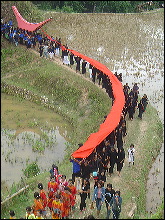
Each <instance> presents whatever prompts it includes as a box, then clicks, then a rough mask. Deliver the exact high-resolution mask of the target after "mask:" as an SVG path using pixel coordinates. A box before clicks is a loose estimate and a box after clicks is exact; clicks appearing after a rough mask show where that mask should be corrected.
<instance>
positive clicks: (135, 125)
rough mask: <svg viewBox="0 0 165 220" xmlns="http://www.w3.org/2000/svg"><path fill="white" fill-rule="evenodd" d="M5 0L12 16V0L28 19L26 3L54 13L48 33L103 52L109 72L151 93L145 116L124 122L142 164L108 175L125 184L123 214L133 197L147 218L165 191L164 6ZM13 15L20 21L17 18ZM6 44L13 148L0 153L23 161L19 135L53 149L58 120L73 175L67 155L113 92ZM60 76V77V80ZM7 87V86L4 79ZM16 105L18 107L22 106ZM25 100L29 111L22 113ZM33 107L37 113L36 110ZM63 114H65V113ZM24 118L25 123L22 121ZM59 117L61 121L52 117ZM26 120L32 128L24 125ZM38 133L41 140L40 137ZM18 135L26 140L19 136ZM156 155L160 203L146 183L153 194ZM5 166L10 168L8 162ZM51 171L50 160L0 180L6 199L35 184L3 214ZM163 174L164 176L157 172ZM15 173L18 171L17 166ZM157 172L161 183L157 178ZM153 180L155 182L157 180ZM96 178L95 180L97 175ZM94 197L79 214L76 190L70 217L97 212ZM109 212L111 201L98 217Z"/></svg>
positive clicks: (28, 200)
mask: <svg viewBox="0 0 165 220" xmlns="http://www.w3.org/2000/svg"><path fill="white" fill-rule="evenodd" d="M2 3H3V5H2V8H1V11H2V12H3V11H4V12H5V13H6V14H9V17H8V19H9V18H10V19H13V20H14V19H15V18H14V16H13V15H12V11H11V8H10V6H11V5H13V4H15V5H16V6H17V7H18V9H19V7H20V9H21V10H20V13H21V12H22V13H23V15H24V18H25V19H26V20H28V18H29V13H28V10H31V11H32V14H31V19H32V16H33V15H34V14H35V15H37V16H36V20H37V19H38V21H37V22H39V21H40V18H42V19H43V20H44V19H46V18H48V17H53V20H52V21H51V22H50V23H47V24H46V25H45V26H44V27H43V30H44V31H46V32H47V33H48V34H49V35H50V36H54V37H61V39H62V44H67V45H68V47H69V48H70V49H74V50H76V51H78V52H80V53H82V54H84V55H87V56H88V57H90V58H93V59H96V60H98V61H99V62H101V63H103V64H105V65H106V66H107V67H108V68H109V69H110V70H111V71H112V72H115V71H117V73H122V75H123V84H125V83H126V82H128V84H129V86H130V87H132V86H133V84H134V83H135V82H136V83H138V86H139V88H140V95H141V96H142V95H143V94H144V93H146V94H147V96H148V98H149V105H148V108H147V111H146V112H145V114H144V117H143V120H142V121H139V119H138V118H137V112H136V114H135V119H134V120H133V121H132V122H131V121H128V124H127V129H128V135H127V137H126V139H125V149H127V148H128V147H129V145H130V144H131V143H132V142H133V143H135V148H136V151H137V153H136V163H137V165H136V166H135V167H132V168H131V169H129V168H128V160H127V158H126V160H125V165H124V167H123V170H122V176H121V178H119V177H118V176H117V172H115V173H114V176H113V177H112V178H109V177H108V179H107V182H110V183H112V184H113V186H114V188H115V189H119V190H121V192H122V197H123V205H122V212H121V216H120V218H121V219H126V218H128V213H129V211H130V210H131V206H132V205H133V203H134V202H136V205H137V209H136V212H135V216H134V218H136V219H141V218H150V214H152V213H155V212H157V209H158V206H160V204H161V202H162V200H163V199H164V197H163V196H162V195H163V193H162V192H163V191H164V188H163V186H162V185H163V183H164V180H163V178H162V171H160V167H163V166H162V165H163V164H164V160H163V159H162V156H163V154H164V151H160V149H161V145H162V142H163V128H162V124H163V123H164V122H163V119H164V9H160V10H155V11H153V12H152V11H151V12H147V13H137V14H111V13H110V14H95V13H94V14H90V13H89V14H67V13H56V12H42V11H38V10H37V9H36V8H33V7H30V9H29V8H28V7H27V6H29V5H28V4H30V3H27V2H23V3H22V5H21V2H17V1H14V2H2ZM6 6H7V7H6ZM25 6H26V7H25ZM7 12H8V13H7ZM4 16H5V14H4ZM28 21H31V20H28ZM34 22H35V21H34ZM14 23H15V24H16V21H15V20H14ZM2 46H4V48H3V50H2V51H3V53H2V54H3V57H2V61H3V62H2V67H1V70H2V71H1V72H2V75H1V77H2V78H1V79H2V84H3V83H7V84H8V85H9V88H8V90H6V91H5V94H4V93H3V95H2V98H1V100H2V103H3V108H2V113H3V114H2V127H3V129H2V130H1V134H3V135H4V138H6V139H4V141H3V143H5V146H8V144H9V146H10V148H8V149H5V147H4V148H3V155H2V154H1V156H3V157H4V159H5V158H6V160H8V165H10V166H11V167H13V165H14V164H16V163H17V162H20V163H21V159H19V157H20V155H19V154H16V152H17V148H18V147H19V146H22V141H24V143H23V144H24V145H26V148H29V147H31V148H32V146H33V150H36V149H37V150H41V151H42V150H43V148H44V144H41V143H40V142H42V143H45V142H46V141H47V142H46V143H47V145H50V146H49V147H48V150H51V144H52V143H53V144H54V145H56V144H57V142H58V141H57V139H56V137H57V133H54V132H55V131H54V129H52V128H53V127H55V126H56V125H57V127H58V130H59V131H61V132H60V134H61V136H63V137H64V139H66V141H69V142H70V143H68V144H66V146H65V147H64V145H65V140H64V139H63V140H61V141H60V143H62V145H63V148H62V151H63V152H64V151H65V155H62V157H61V158H64V159H63V160H62V161H61V162H58V165H59V170H60V171H61V172H62V173H63V174H65V175H67V178H70V176H71V173H72V169H71V164H70V163H69V156H70V154H71V153H72V152H73V150H75V149H76V147H77V146H76V144H77V143H80V142H84V141H85V140H86V139H87V137H88V135H89V134H90V133H91V132H93V131H97V129H98V127H99V124H100V123H101V122H102V119H103V116H104V115H106V114H107V113H108V112H109V109H110V108H111V102H109V98H108V97H107V96H106V95H105V93H104V92H103V91H101V89H99V88H96V86H94V85H92V84H91V83H88V82H86V80H85V81H84V79H82V78H81V77H79V76H77V75H76V73H73V71H68V70H66V69H65V68H63V67H61V65H58V63H56V64H55V63H52V62H50V61H46V60H41V59H39V57H38V56H36V54H34V53H33V52H30V51H29V52H27V51H26V49H24V48H14V47H13V46H11V45H7V44H6V43H5V42H4V41H3V42H2ZM4 54H5V57H4ZM59 63H60V61H59ZM68 76H69V77H68ZM56 81H58V83H55V82H56ZM2 84H1V86H2ZM13 86H16V87H18V88H20V89H19V90H20V91H21V93H22V90H26V91H30V92H31V93H30V97H31V100H30V98H29V96H27V99H28V100H24V96H19V95H18V94H17V95H16V94H14V92H13ZM2 88H3V89H2V90H3V92H4V86H2ZM63 88H65V90H63ZM54 91H56V92H54ZM7 94H10V96H8V95H7ZM52 94H53V95H52ZM41 96H42V99H41V100H40V98H41ZM43 97H44V103H45V102H46V105H47V101H48V100H49V104H50V103H51V107H50V108H49V107H48V106H50V105H47V106H46V105H45V108H44V103H40V101H41V102H42V100H43ZM32 99H33V102H34V99H35V100H37V101H36V102H35V104H34V103H33V104H34V105H33V104H30V103H31V102H30V101H32ZM39 100H40V101H39ZM27 101H28V102H30V103H28V102H27ZM101 103H102V104H101ZM38 104H39V105H38ZM18 106H20V107H19V108H18ZM28 108H29V115H28V116H29V118H28V117H27V118H25V116H26V114H27V112H28V110H27V109H28ZM34 109H35V113H36V115H35V114H33V112H34ZM95 109H97V111H95ZM46 112H47V114H46ZM55 112H56V113H58V114H59V115H60V116H58V115H56V119H55V118H54V116H53V114H54V113H55ZM43 114H46V115H47V118H46V120H43ZM61 116H62V117H63V118H60V117H61ZM8 119H10V120H8ZM63 119H64V120H66V122H65V121H63ZM53 120H54V121H53ZM10 121H11V122H12V123H10ZM23 121H24V123H22V122H23ZM55 121H56V123H57V124H54V122H55ZM61 125H62V126H61ZM11 126H12V127H11ZM25 128H26V132H27V131H28V132H29V133H22V132H23V131H24V129H25ZM82 128H83V129H82ZM7 129H9V130H7ZM11 129H12V130H11ZM45 131H46V132H47V133H46V134H45ZM30 132H33V133H30ZM50 133H52V134H53V136H54V139H50V137H51V134H50ZM34 135H35V136H34ZM38 135H39V136H40V137H39V136H38ZM41 136H42V138H43V141H41ZM19 138H20V139H22V141H20V140H18V139H19ZM70 138H71V139H72V141H70ZM28 144H29V145H28ZM12 146H13V147H12ZM14 152H15V153H14ZM32 152H33V156H34V155H35V154H37V157H38V158H39V157H41V155H40V154H39V153H42V152H34V151H30V153H32ZM49 153H50V152H49ZM12 154H13V155H14V154H15V155H14V156H15V157H13V158H11V155H12ZM160 154H161V155H162V156H161V159H160V158H158V160H159V163H158V162H157V161H156V157H157V156H158V155H160ZM22 159H23V158H22ZM30 159H32V158H30V156H29V149H28V151H27V157H25V158H24V159H23V160H24V161H25V164H24V166H25V165H28V163H29V160H30ZM9 160H10V161H9ZM15 160H16V161H15ZM19 160H20V161H19ZM34 160H35V158H34ZM154 161H156V163H158V166H159V169H155V170H154V171H153V173H154V174H150V175H152V176H153V179H154V178H157V179H156V184H155V187H154V190H155V191H154V193H156V194H159V192H160V194H159V196H158V200H159V202H158V203H157V204H156V205H155V206H154V204H155V202H154V200H153V201H152V198H149V200H147V198H148V197H147V191H148V194H151V192H152V193H153V188H151V190H152V191H150V189H149V188H150V187H149V186H147V180H148V178H149V177H148V174H149V170H150V168H151V167H152V164H153V163H154ZM4 163H5V161H4ZM12 163H13V164H12ZM8 170H9V172H10V167H9V169H8ZM43 171H44V168H43ZM48 171H49V168H46V170H45V171H44V172H42V173H41V174H39V175H38V176H37V177H33V178H23V179H24V181H23V182H21V183H20V184H19V186H17V187H16V185H15V184H13V185H12V187H11V189H9V188H8V187H7V186H6V184H5V183H4V182H3V184H2V187H1V189H2V194H1V197H2V198H3V199H4V198H5V197H6V196H7V195H11V194H12V193H15V192H16V191H17V190H18V188H19V187H20V188H21V187H23V186H24V184H25V182H26V184H30V186H31V187H30V189H29V190H27V191H26V192H25V193H23V194H21V195H20V196H18V197H15V198H14V199H12V200H11V202H10V203H8V202H7V203H6V204H5V205H3V207H2V209H1V212H2V214H1V217H2V218H8V210H9V209H13V210H16V213H18V214H17V216H18V215H19V214H20V216H19V217H21V216H24V213H25V207H26V206H27V205H30V204H32V203H33V193H34V192H35V191H36V186H37V183H38V182H43V183H44V186H45V189H46V184H47V182H48V179H49V173H48ZM159 174H161V176H160V177H159V178H158V175H159ZM9 175H10V173H9ZM18 175H19V177H20V173H19V174H18ZM128 176H129V177H130V178H128ZM159 179H160V182H161V185H159V183H158V182H159ZM152 182H153V183H155V182H154V180H152ZM91 184H93V182H92V180H91ZM92 192H93V191H92V190H91V193H92ZM146 201H149V202H148V204H150V207H148V209H147V212H146ZM90 204H91V200H90V199H88V200H87V211H86V213H83V214H82V215H80V214H79V210H78V209H79V196H77V211H76V212H75V213H74V214H73V215H72V216H71V218H72V219H74V218H77V217H78V218H79V219H82V218H84V216H85V215H88V214H93V215H94V216H96V210H95V209H94V210H91V209H90V208H89V207H90ZM150 210H151V211H152V212H150ZM105 213H106V208H105V207H103V209H102V211H101V215H100V218H102V219H104V218H105Z"/></svg>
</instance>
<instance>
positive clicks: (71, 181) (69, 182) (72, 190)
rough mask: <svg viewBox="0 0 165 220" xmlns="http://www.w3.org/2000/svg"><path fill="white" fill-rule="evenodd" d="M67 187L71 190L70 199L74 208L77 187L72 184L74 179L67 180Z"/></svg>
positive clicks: (73, 208)
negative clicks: (71, 197)
mask: <svg viewBox="0 0 165 220" xmlns="http://www.w3.org/2000/svg"><path fill="white" fill-rule="evenodd" d="M68 187H69V189H70V192H71V194H72V196H73V199H72V210H75V204H76V194H77V189H76V187H75V186H74V181H73V180H72V179H69V180H68Z"/></svg>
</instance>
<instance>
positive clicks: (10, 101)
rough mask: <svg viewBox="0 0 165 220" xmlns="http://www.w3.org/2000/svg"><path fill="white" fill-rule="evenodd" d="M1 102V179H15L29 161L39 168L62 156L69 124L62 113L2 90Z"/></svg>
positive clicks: (9, 183) (44, 168) (17, 178)
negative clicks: (22, 99)
mask: <svg viewBox="0 0 165 220" xmlns="http://www.w3.org/2000/svg"><path fill="white" fill-rule="evenodd" d="M1 103H2V107H1V119H2V124H1V125H2V128H1V181H3V182H6V184H7V185H8V186H11V185H12V183H13V182H18V181H19V180H20V179H21V176H23V171H22V169H25V168H26V166H27V164H29V163H32V162H36V163H37V164H38V166H39V168H40V171H41V172H43V171H48V170H50V168H51V166H52V164H53V163H57V162H61V161H62V160H63V158H64V155H65V149H66V145H67V142H68V141H69V133H68V132H69V131H70V129H71V127H70V126H69V124H68V123H67V122H66V121H64V120H63V118H62V117H60V116H59V115H57V114H56V113H54V112H53V111H48V110H46V109H44V108H41V107H40V106H39V105H36V104H34V103H30V102H29V101H23V103H21V102H19V101H18V100H16V99H15V98H14V97H12V96H8V95H6V94H2V96H1Z"/></svg>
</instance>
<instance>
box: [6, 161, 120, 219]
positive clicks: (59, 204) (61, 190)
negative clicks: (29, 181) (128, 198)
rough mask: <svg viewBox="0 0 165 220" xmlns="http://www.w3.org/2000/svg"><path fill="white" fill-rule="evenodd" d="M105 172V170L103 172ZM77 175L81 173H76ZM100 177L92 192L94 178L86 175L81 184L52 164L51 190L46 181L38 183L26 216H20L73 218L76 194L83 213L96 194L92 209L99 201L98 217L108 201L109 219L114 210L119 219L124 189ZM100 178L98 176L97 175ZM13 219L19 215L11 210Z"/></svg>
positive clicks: (107, 216) (97, 206)
mask: <svg viewBox="0 0 165 220" xmlns="http://www.w3.org/2000/svg"><path fill="white" fill-rule="evenodd" d="M101 176H102V174H101ZM76 178H77V177H76ZM101 179H102V177H101V178H98V179H97V182H95V184H94V186H93V193H92V196H90V194H91V186H90V179H88V178H83V179H82V181H81V184H80V185H79V186H78V185H77V186H78V188H77V187H76V185H75V181H74V180H73V179H68V180H67V179H66V176H65V175H61V174H60V173H59V170H58V167H57V166H56V165H54V164H53V165H52V169H51V170H50V180H49V182H48V183H47V190H44V186H43V184H42V183H38V185H37V188H38V191H37V190H36V192H34V202H33V204H31V205H29V206H27V207H26V209H25V216H24V217H21V218H19V219H69V217H70V216H72V214H73V213H74V212H75V209H76V208H75V207H76V205H78V204H76V196H80V200H81V201H80V204H79V208H80V214H82V212H83V211H85V210H86V199H87V198H89V199H90V197H92V198H91V199H92V203H91V207H90V208H91V209H93V208H94V203H95V204H96V209H97V217H98V218H99V215H100V210H101V207H102V205H103V204H104V203H105V205H106V209H107V213H106V216H105V218H106V219H109V218H110V215H111V213H112V215H113V218H114V219H118V218H119V216H120V212H121V204H122V197H121V196H120V191H118V190H116V191H115V190H114V189H113V187H112V184H110V183H108V184H106V186H105V182H106V180H105V179H104V181H103V180H101ZM95 180H96V178H95ZM9 215H10V219H16V213H15V211H13V210H10V211H9ZM84 219H95V217H94V216H93V215H91V214H90V215H87V216H85V217H84Z"/></svg>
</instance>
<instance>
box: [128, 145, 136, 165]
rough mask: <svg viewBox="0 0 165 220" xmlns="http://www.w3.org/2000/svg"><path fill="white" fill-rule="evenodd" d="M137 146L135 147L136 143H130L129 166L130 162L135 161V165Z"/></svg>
mask: <svg viewBox="0 0 165 220" xmlns="http://www.w3.org/2000/svg"><path fill="white" fill-rule="evenodd" d="M134 155H135V148H134V144H131V145H130V148H129V149H128V162H129V167H130V164H131V163H133V165H134V159H135V156H134Z"/></svg>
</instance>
